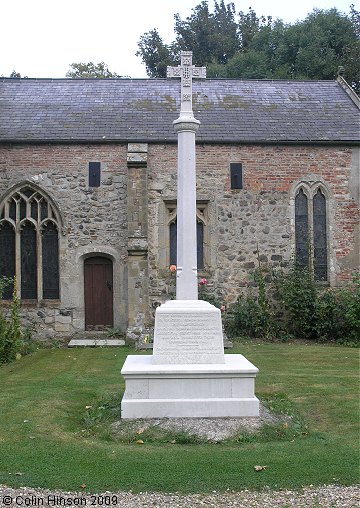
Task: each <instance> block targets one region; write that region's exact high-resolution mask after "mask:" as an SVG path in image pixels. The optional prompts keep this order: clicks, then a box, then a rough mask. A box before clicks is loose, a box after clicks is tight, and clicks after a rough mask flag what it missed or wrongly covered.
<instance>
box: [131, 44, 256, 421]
mask: <svg viewBox="0 0 360 508" xmlns="http://www.w3.org/2000/svg"><path fill="white" fill-rule="evenodd" d="M205 76H206V70H205V68H204V67H202V68H197V67H195V66H193V65H192V59H191V53H190V52H183V53H182V54H181V66H179V67H169V68H168V77H180V78H181V110H180V116H179V118H178V119H177V120H175V121H174V128H175V130H176V132H177V133H178V185H177V270H176V300H170V301H168V302H166V303H164V304H163V305H161V306H160V307H158V308H157V309H156V313H155V332H154V349H153V355H151V356H150V355H148V356H135V355H130V356H128V357H127V359H126V361H125V364H124V366H123V368H122V371H121V374H122V375H123V377H124V379H125V394H124V397H123V399H122V402H121V417H122V418H174V417H229V416H231V417H242V416H244V417H246V416H258V415H259V401H258V399H257V398H256V397H255V394H254V385H255V377H256V374H257V372H258V369H257V368H256V367H255V366H254V365H252V364H251V363H250V362H249V361H248V360H247V359H246V358H244V356H242V355H224V341H223V332H222V324H221V313H220V310H219V309H217V308H216V307H214V306H213V305H210V304H209V303H208V302H204V301H201V300H198V299H197V298H198V286H197V284H198V281H197V267H196V172H195V134H196V132H197V130H198V128H199V125H200V122H199V121H198V120H196V119H195V118H194V116H193V112H192V78H193V77H197V78H201V77H203V78H204V77H205Z"/></svg>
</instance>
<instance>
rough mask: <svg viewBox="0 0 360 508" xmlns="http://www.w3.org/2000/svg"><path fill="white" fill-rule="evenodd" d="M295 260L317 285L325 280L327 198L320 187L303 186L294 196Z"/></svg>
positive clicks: (326, 274)
mask: <svg viewBox="0 0 360 508" xmlns="http://www.w3.org/2000/svg"><path fill="white" fill-rule="evenodd" d="M295 259H296V262H297V263H298V265H299V266H303V267H308V268H309V269H310V270H312V271H313V273H314V279H315V280H318V281H326V280H328V237H327V213H326V197H325V194H324V192H323V191H322V189H321V188H320V187H317V188H315V190H314V189H312V188H310V187H309V188H307V187H306V186H302V187H301V188H300V189H299V190H298V191H297V193H296V196H295Z"/></svg>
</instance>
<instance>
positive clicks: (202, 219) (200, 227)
mask: <svg viewBox="0 0 360 508" xmlns="http://www.w3.org/2000/svg"><path fill="white" fill-rule="evenodd" d="M167 212H168V219H167V223H168V228H169V229H168V239H169V242H168V245H169V250H168V253H169V254H168V260H169V264H170V265H176V261H177V259H176V257H177V253H176V242H177V214H176V203H169V204H168V205H167ZM206 225H207V204H204V203H201V202H198V203H197V204H196V239H197V249H196V252H197V268H198V270H203V269H205V267H206Z"/></svg>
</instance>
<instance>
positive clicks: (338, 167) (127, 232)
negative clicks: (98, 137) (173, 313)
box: [0, 144, 359, 339]
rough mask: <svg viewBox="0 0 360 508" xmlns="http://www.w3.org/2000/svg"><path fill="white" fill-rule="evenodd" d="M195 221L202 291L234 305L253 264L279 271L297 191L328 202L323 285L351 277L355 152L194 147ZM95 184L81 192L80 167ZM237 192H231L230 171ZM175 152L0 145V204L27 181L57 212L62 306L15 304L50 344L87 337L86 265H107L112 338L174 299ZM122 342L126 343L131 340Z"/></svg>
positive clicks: (136, 328) (290, 240)
mask: <svg viewBox="0 0 360 508" xmlns="http://www.w3.org/2000/svg"><path fill="white" fill-rule="evenodd" d="M196 154H197V199H198V218H199V220H201V221H202V222H203V223H204V258H205V268H204V270H201V271H200V272H199V275H200V276H204V277H206V278H207V279H208V281H209V290H210V291H213V292H215V293H216V294H217V295H218V296H219V297H220V298H221V299H222V300H223V301H224V302H230V301H234V300H235V299H236V297H237V296H238V294H239V292H240V291H241V288H243V287H245V286H246V285H247V283H248V281H249V276H250V273H251V271H252V270H253V269H254V268H255V267H256V266H258V263H259V261H260V262H261V263H267V264H269V265H271V266H277V265H281V266H286V265H287V264H288V263H289V260H290V259H291V257H292V255H293V253H294V246H295V245H294V244H295V241H294V196H295V192H296V188H297V186H298V185H300V184H301V182H306V183H307V184H309V185H317V184H318V183H321V185H322V186H323V188H324V189H326V193H327V206H328V209H327V211H328V237H329V268H330V283H331V285H341V284H343V283H344V282H346V281H348V280H349V279H350V278H351V273H352V272H353V271H354V270H356V269H359V151H358V150H357V149H353V148H347V147H326V146H323V147H311V146H308V147H305V146H303V147H299V146H295V145H294V146H267V145H252V146H240V145H237V146H235V145H218V146H214V145H212V146H210V145H201V144H199V145H197V148H196ZM95 161H98V162H100V163H101V185H100V187H98V188H90V187H89V186H88V164H89V162H95ZM234 162H235V163H241V164H242V168H243V189H239V190H232V189H230V171H229V167H230V163H234ZM176 172H177V147H176V145H174V144H168V145H160V144H149V145H145V144H140V145H129V146H128V145H126V144H124V145H112V144H104V145H80V146H77V145H46V144H44V145H39V146H32V145H19V146H17V145H14V146H6V147H4V146H3V147H0V195H3V194H4V193H5V192H6V191H7V190H8V189H9V188H11V187H12V186H14V185H16V184H19V183H21V182H24V181H29V182H33V183H35V184H37V185H38V186H39V187H40V188H42V189H43V190H44V191H46V192H47V193H48V194H49V195H50V196H51V197H52V199H53V201H54V202H55V203H56V204H57V206H58V207H59V210H60V213H61V215H62V219H63V224H64V228H63V231H62V233H61V235H60V260H61V261H60V274H61V275H60V291H61V299H60V301H53V302H49V301H45V302H38V303H36V304H35V303H34V302H32V303H27V304H24V303H23V304H22V312H23V317H24V319H26V320H27V322H30V321H34V322H36V324H37V328H38V330H39V331H40V333H42V334H43V335H44V334H47V336H61V335H68V336H69V335H71V334H72V333H75V332H76V331H81V330H84V324H85V322H84V291H83V285H84V280H83V264H84V260H85V259H86V257H88V256H91V255H96V254H101V255H105V256H107V257H109V258H111V259H112V261H113V273H114V328H117V329H120V330H122V331H126V330H130V332H131V333H130V335H131V334H133V335H132V337H130V338H132V339H134V337H137V338H138V337H140V336H141V333H142V332H143V330H144V329H149V327H150V326H151V324H152V319H153V315H154V311H155V308H156V306H157V305H159V303H161V302H164V301H165V300H167V299H169V298H171V297H173V296H174V290H175V277H174V275H173V274H171V273H170V271H169V264H170V260H169V223H170V221H171V220H173V218H174V216H175V214H176V210H175V207H176V177H177V176H176ZM130 335H128V336H130Z"/></svg>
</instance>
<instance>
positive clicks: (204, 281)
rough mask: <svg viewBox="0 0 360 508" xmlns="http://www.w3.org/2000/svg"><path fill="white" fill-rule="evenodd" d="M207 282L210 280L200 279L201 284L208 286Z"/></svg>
mask: <svg viewBox="0 0 360 508" xmlns="http://www.w3.org/2000/svg"><path fill="white" fill-rule="evenodd" d="M207 283H208V281H207V279H205V278H203V279H200V280H199V286H206V284H207Z"/></svg>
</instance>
